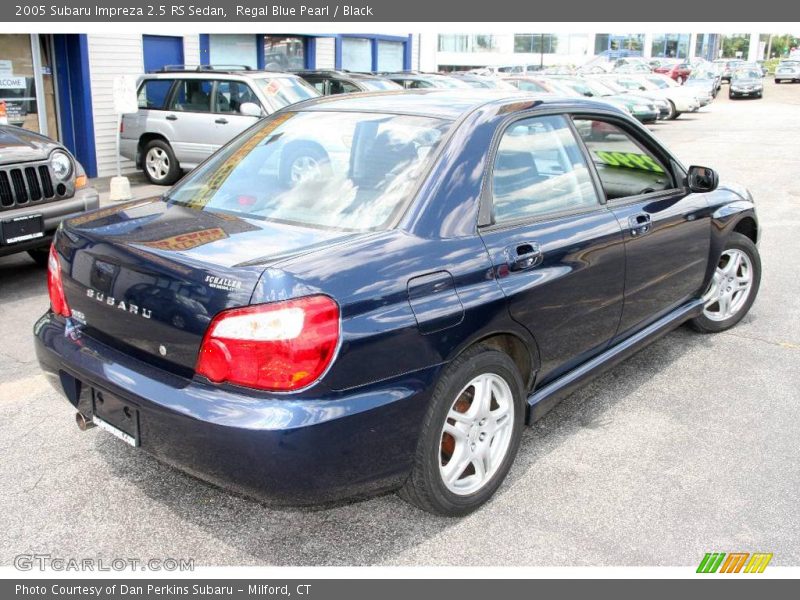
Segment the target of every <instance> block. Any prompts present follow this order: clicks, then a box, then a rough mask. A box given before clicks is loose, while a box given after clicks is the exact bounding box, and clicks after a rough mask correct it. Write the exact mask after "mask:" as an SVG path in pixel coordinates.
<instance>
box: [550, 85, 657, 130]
mask: <svg viewBox="0 0 800 600" xmlns="http://www.w3.org/2000/svg"><path fill="white" fill-rule="evenodd" d="M553 79H554V80H555V81H557V82H558V83H560V84H562V85H564V86H566V87H568V88H571V89H572V90H573V91H575V92H577V93H578V94H580V95H582V96H585V97H587V98H596V99H598V100H603V101H604V102H608V103H610V104H613V105H614V106H616V107H618V108H621V109H622V110H624V111H626V112H627V113H628V114H631V115H633V116H634V117H635V118H636V119H637V120H639V121H641V122H642V123H653V122H655V121H657V120H658V119H659V117H660V116H661V111H660V110H659V109H658V107H657V106H656V105H655V103H654V102H653V100H650V99H649V98H643V97H640V96H636V95H633V94H629V93H627V92H623V93H620V92H619V91H617V90H612V89H611V88H609V87H608V86H607V85H605V84H604V83H603V82H601V81H599V80H598V79H595V78H583V77H558V78H555V77H554V78H553Z"/></svg>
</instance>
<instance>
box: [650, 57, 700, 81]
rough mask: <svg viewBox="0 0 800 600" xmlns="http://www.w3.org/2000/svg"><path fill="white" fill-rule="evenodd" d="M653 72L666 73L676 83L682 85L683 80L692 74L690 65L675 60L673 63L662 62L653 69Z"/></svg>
mask: <svg viewBox="0 0 800 600" xmlns="http://www.w3.org/2000/svg"><path fill="white" fill-rule="evenodd" d="M653 72H654V73H659V74H661V75H666V76H667V77H669V78H670V79H673V80H674V81H676V82H677V83H678V85H683V82H684V81H686V80H687V79H688V78H689V75H691V74H692V65H691V64H690V63H687V62H676V63H674V64H664V65H660V66H658V67H656V68H654V69H653Z"/></svg>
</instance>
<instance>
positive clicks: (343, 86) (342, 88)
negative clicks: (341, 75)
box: [331, 79, 361, 94]
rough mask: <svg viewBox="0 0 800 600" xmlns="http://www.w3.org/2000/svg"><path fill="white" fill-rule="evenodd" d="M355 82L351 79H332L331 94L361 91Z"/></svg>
mask: <svg viewBox="0 0 800 600" xmlns="http://www.w3.org/2000/svg"><path fill="white" fill-rule="evenodd" d="M360 91H361V90H359V89H358V88H357V87H356V86H355V84H352V83H350V82H349V81H342V80H341V79H331V94H351V93H353V92H360Z"/></svg>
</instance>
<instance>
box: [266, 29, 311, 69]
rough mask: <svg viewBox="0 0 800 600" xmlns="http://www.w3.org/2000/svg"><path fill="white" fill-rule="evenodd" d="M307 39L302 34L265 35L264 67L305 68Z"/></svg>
mask: <svg viewBox="0 0 800 600" xmlns="http://www.w3.org/2000/svg"><path fill="white" fill-rule="evenodd" d="M306 42H307V39H306V37H305V36H301V35H291V36H289V35H265V36H264V68H265V69H268V70H281V69H304V68H305V67H306V45H307V43H306Z"/></svg>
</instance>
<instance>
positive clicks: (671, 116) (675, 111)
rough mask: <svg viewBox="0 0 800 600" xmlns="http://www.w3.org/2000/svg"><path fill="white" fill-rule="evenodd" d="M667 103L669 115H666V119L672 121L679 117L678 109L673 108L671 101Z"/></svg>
mask: <svg viewBox="0 0 800 600" xmlns="http://www.w3.org/2000/svg"><path fill="white" fill-rule="evenodd" d="M667 102H669V114H668V115H667V119H668V120H670V121H674V120H675V119H677V118H678V116H680V114H681V113H679V112H678V109H677V108H675V103H674V102H673V101H672V100H669V99H667Z"/></svg>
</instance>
